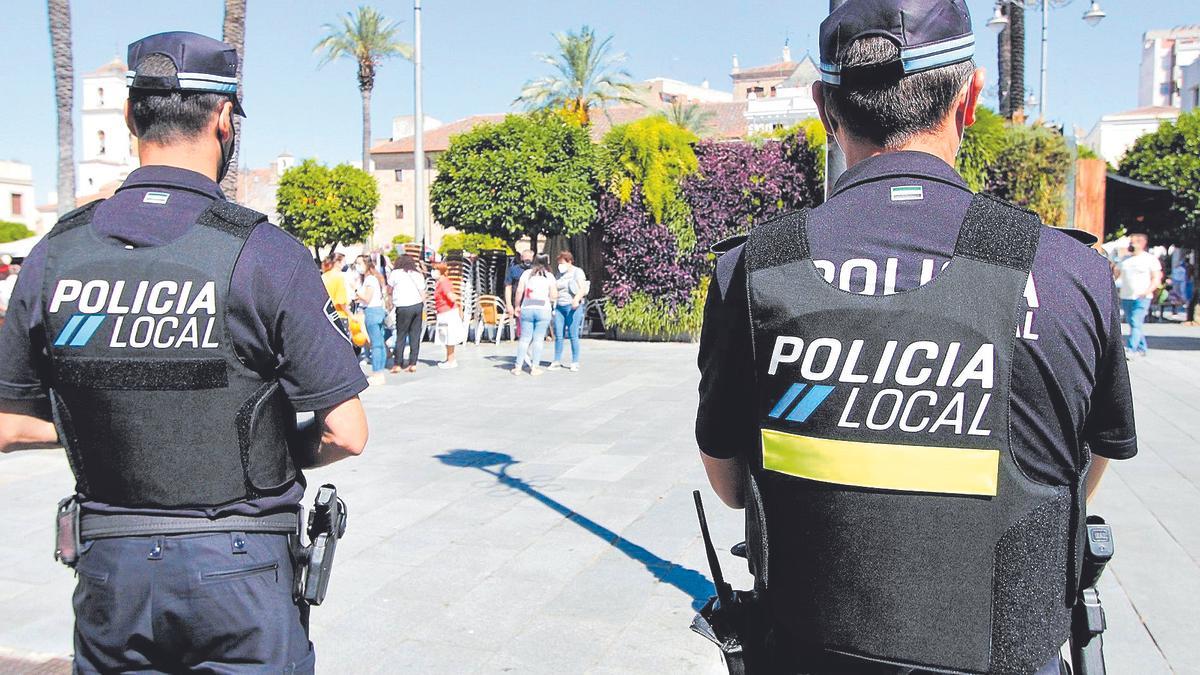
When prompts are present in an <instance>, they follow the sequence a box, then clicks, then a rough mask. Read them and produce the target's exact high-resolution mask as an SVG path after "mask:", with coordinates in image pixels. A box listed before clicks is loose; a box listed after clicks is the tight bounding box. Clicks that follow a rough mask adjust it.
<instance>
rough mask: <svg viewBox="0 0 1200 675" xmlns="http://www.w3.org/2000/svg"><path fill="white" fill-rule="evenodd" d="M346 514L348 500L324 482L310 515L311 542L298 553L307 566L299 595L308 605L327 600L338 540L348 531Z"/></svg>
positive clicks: (302, 562) (309, 539)
mask: <svg viewBox="0 0 1200 675" xmlns="http://www.w3.org/2000/svg"><path fill="white" fill-rule="evenodd" d="M346 516H347V513H346V503H345V502H343V501H342V500H341V498H339V497H338V494H337V488H336V487H334V486H332V485H330V484H328V483H326V484H325V485H322V486H321V487H320V488H319V489H318V490H317V496H316V499H315V500H314V502H313V510H312V511H310V512H309V514H308V541H309V545H308V546H307V547H306V548H304V549H303V550H302V551H301V553H300V556H299V557H300V562H301V564H302V565H303V569H304V572H303V575H302V576H303V578H302V579H301V581H300V597H301V598H302V599H303V600H304V602H306V603H308V604H309V605H319V604H321V603H322V602H324V601H325V592H326V591H327V590H329V576H330V574H331V572H332V570H333V556H334V554H335V553H336V552H337V543H338V540H339V539H341V538H342V535H344V534H346Z"/></svg>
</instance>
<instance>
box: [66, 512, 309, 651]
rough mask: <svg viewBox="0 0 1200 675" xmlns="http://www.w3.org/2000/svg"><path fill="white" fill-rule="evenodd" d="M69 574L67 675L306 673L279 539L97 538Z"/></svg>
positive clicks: (302, 612)
mask: <svg viewBox="0 0 1200 675" xmlns="http://www.w3.org/2000/svg"><path fill="white" fill-rule="evenodd" d="M75 570H76V572H78V573H79V583H78V586H77V587H76V588H75V599H74V604H75V669H76V670H75V672H77V673H99V672H103V673H107V672H128V671H136V672H169V673H178V672H207V673H262V672H274V673H311V672H313V666H314V662H315V659H316V657H315V653H314V651H313V648H312V644H311V643H310V642H309V641H308V630H307V613H308V612H307V607H301V606H299V605H297V603H296V602H295V601H294V599H293V593H292V591H293V586H292V584H293V579H294V576H293V566H292V559H291V550H290V545H289V542H288V536H287V535H282V534H255V533H246V534H235V533H217V534H198V535H177V536H161V537H121V538H117V539H99V540H96V541H94V542H89V543H87V544H85V548H84V552H83V554H82V556H80V559H79V564H78V565H77V566H76V568H75Z"/></svg>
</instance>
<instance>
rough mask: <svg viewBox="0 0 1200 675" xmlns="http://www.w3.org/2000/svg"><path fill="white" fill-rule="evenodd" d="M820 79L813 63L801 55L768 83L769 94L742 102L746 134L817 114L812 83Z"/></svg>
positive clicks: (763, 131) (768, 129) (810, 59)
mask: <svg viewBox="0 0 1200 675" xmlns="http://www.w3.org/2000/svg"><path fill="white" fill-rule="evenodd" d="M819 79H821V75H820V72H819V71H818V70H817V64H816V63H814V62H813V60H812V58H811V57H809V56H805V57H804V58H803V59H801V60H800V61H799V62H798V63H797V64H796V67H795V69H793V70H792V72H791V74H790V75H788V76H787V78H786V79H784V80H783V81H781V82H779V83H777V84H775V85H773V86H772V89H771V91H773V94H774V95H772V96H765V97H761V98H759V97H756V98H750V99H748V100H747V101H746V126H747V129H748V131H749V132H750V133H752V134H754V133H766V132H770V131H772V130H775V129H786V128H788V127H791V126H795V125H796V124H798V123H799V122H802V121H803V120H806V119H809V118H811V117H816V116H817V104H816V102H815V101H813V96H812V83H813V82H816V81H817V80H819Z"/></svg>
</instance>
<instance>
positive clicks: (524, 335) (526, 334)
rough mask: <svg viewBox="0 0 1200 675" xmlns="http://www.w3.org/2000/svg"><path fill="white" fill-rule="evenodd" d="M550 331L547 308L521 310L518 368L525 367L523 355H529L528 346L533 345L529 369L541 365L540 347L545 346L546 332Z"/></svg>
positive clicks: (523, 308)
mask: <svg viewBox="0 0 1200 675" xmlns="http://www.w3.org/2000/svg"><path fill="white" fill-rule="evenodd" d="M548 330H550V308H549V307H522V308H521V339H520V340H518V341H517V364H516V366H515V367H517V368H520V367H521V366H523V365H525V355H526V354H528V353H529V345H530V343H531V342H532V343H533V354H532V356H531V358H532V361H530V362H529V367H530V368H537V367H538V366H539V365H541V363H542V347H544V346H545V345H546V331H548Z"/></svg>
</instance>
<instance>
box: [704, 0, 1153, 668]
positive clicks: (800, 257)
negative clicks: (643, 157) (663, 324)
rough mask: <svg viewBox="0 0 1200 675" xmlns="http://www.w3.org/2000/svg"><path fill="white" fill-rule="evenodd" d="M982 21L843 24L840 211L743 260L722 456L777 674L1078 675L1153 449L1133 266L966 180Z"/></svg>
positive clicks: (717, 384)
mask: <svg viewBox="0 0 1200 675" xmlns="http://www.w3.org/2000/svg"><path fill="white" fill-rule="evenodd" d="M974 51H975V37H974V35H973V34H972V30H971V19H970V15H969V14H968V11H967V7H966V2H965V1H964V0H848V1H847V2H846V3H845V4H843V5H842V6H841V7H840V8H839V9H837V10H835V11H834V12H833V13H832V14H831V15H830V16H829V17H828V18H827V19H826V20H825V21H824V22H823V23H822V25H821V31H820V53H821V66H820V71H821V81H820V82H818V83H815V84H814V86H813V95H814V98H815V100H816V103H817V107H818V110H819V111H820V115H821V120H822V122H823V123H824V125H825V128H826V130H827V131H828V132H829V136H830V138H831V139H836V142H837V144H838V145H839V146H840V147H841V148H842V150H843V151H844V153H845V156H846V163H847V166H848V167H849V168H848V170H847V171H846V173H845V174H844V175H842V176H841V177H840V179H839V180H838V181H837V183H836V186H835V188H834V189H833V190H832V193H831V195H830V196H829V198H828V200H827V201H826V202H825V203H824V204H823V205H821V206H819V207H817V208H815V209H812V210H810V211H802V212H797V213H791V214H788V215H785V216H783V217H781V218H778V219H776V220H773V221H771V222H767V223H763V224H760V225H758V226H757V227H756V228H755V229H754V230H753V231H752V232H751V233H750V235H749V237H748V239H746V240H745V241H744V243H740V242H731V243H730V244H727V245H726V246H725V248H726V249H728V250H727V251H726V252H724V254H723V255H722V256H721V257H720V258H719V260H718V262H717V270H716V274H715V280H714V283H713V285H712V291H711V292H710V294H709V298H708V304H707V306H706V310H705V321H704V331H703V335H702V338H701V345H700V358H699V365H700V370H701V374H702V381H701V385H700V405H699V410H698V415H697V423H696V430H697V434H696V435H697V440H698V444H699V447H700V449H701V451H702V458H703V460H704V465H705V468H706V470H707V473H708V476H709V480H710V482H711V484H712V486H713V488H714V490H715V491H716V492H717V494H718V495H719V496H720V497H721V499H722V500H723V501H724V502H725V503H726V504H727V505H729V506H731V507H733V508H739V509H740V508H745V509H746V525H747V538H748V554H749V560H750V567H751V572H752V573H753V574H754V576H755V581H756V583H755V586H756V590H757V591H758V594H759V597H760V598H761V599H762V607H763V614H764V621H765V623H766V625H767V627H768V628H767V631H766V633H767V635H766V638H765V639H766V641H767V643H768V647H767V654H768V655H769V657H770V660H771V662H772V664H773V667H774V669H776V670H779V671H800V672H855V673H859V672H910V671H911V670H913V669H916V670H918V671H919V670H921V669H928V670H931V671H937V672H955V673H984V672H998V673H1034V672H1045V673H1054V672H1058V668H1059V667H1060V664H1059V657H1058V652H1059V648H1060V646H1061V645H1063V644H1064V642H1066V640H1067V638H1068V636H1069V623H1070V608H1071V605H1072V601H1073V599H1074V597H1075V589H1076V585H1077V581H1078V580H1077V575H1078V571H1077V570H1078V564H1079V560H1080V555H1081V550H1080V549H1081V545H1080V544H1081V539H1080V537H1081V533H1082V528H1083V522H1084V512H1085V510H1086V501H1085V500H1086V496H1087V495H1090V494H1091V492H1092V490H1093V489H1094V488H1095V486H1096V484H1097V481H1098V480H1099V478H1100V474H1101V472H1102V471H1103V469H1104V467H1105V463H1106V461H1107V459H1124V458H1128V457H1132V456H1133V455H1134V454H1135V453H1136V451H1137V448H1136V441H1135V435H1134V422H1133V407H1132V403H1131V399H1130V389H1129V378H1128V373H1127V371H1126V366H1125V361H1124V358H1123V356H1122V348H1121V337H1120V322H1119V319H1118V311H1119V310H1118V307H1119V303H1118V301H1117V295H1116V293H1115V291H1114V288H1113V283H1112V281H1111V279H1110V276H1109V269H1108V265H1107V263H1106V262H1105V261H1104V260H1103V259H1101V258H1100V257H1099V256H1096V255H1095V254H1094V253H1093V252H1091V251H1090V250H1088V249H1087V247H1086V246H1084V245H1081V244H1080V242H1078V241H1076V240H1075V239H1073V238H1071V237H1069V236H1067V235H1066V234H1064V233H1062V232H1059V231H1057V230H1055V229H1052V228H1048V227H1046V226H1044V225H1043V224H1042V223H1041V222H1040V220H1039V219H1038V217H1037V216H1036V215H1034V214H1033V213H1031V212H1028V211H1025V210H1023V209H1020V208H1017V207H1015V206H1012V205H1010V204H1007V203H1005V202H1002V201H1000V200H997V199H994V198H992V197H989V196H987V195H983V194H972V192H971V191H970V190H969V189H968V187H967V185H966V183H965V182H964V181H963V179H962V177H960V176H959V174H958V173H957V172H956V171H955V169H954V163H955V156H956V154H957V152H958V150H959V145H960V143H961V141H962V138H963V132H964V130H965V129H966V127H968V126H970V125H971V124H972V123H973V121H974V119H975V105H976V102H977V100H978V98H979V94H980V92H981V91H982V89H983V86H984V75H983V72H982V71H981V70H978V69H976V68H975V66H974V64H973V61H972V58H973V55H974Z"/></svg>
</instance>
